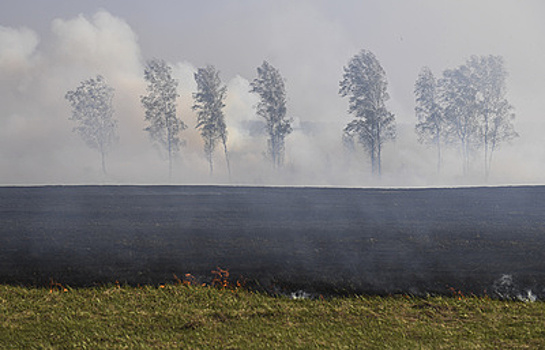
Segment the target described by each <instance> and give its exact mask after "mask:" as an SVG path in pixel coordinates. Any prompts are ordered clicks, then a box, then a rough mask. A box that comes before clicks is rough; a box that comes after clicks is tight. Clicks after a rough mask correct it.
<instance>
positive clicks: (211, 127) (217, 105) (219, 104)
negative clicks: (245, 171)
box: [193, 65, 231, 176]
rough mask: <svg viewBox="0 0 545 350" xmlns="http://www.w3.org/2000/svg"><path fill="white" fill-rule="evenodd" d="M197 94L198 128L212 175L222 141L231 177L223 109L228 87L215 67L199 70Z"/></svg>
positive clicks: (195, 96)
mask: <svg viewBox="0 0 545 350" xmlns="http://www.w3.org/2000/svg"><path fill="white" fill-rule="evenodd" d="M195 81H196V82H197V92H196V93H194V94H193V99H194V100H195V103H194V104H193V110H196V111H197V126H196V127H197V128H198V129H200V131H201V136H202V138H203V140H204V153H205V155H206V158H207V159H208V162H209V164H210V174H212V173H213V169H214V168H213V162H212V155H213V153H214V149H215V148H216V143H217V142H218V141H221V143H222V144H223V150H224V153H225V162H226V163H227V171H228V173H229V176H231V166H230V164H229V153H228V152H227V126H226V124H225V115H224V114H223V107H225V104H224V103H223V101H224V100H225V94H226V92H227V87H226V86H225V85H223V84H222V83H221V80H220V77H219V72H218V71H217V70H216V68H214V66H211V65H209V66H206V67H205V68H199V70H198V71H197V73H195Z"/></svg>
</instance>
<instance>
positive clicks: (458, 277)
mask: <svg viewBox="0 0 545 350" xmlns="http://www.w3.org/2000/svg"><path fill="white" fill-rule="evenodd" d="M543 213H545V187H540V186H537V187H498V188H456V189H396V190H393V189H392V190H386V189H338V188H270V187H269V188H262V187H221V186H68V187H63V186H52V187H3V188H0V222H1V223H2V226H1V228H0V283H1V284H7V285H26V286H38V287H44V286H45V287H47V286H49V284H50V282H51V281H55V282H58V283H61V284H63V285H66V286H70V287H72V288H76V287H89V286H102V285H106V284H108V283H115V282H116V281H118V282H119V283H121V284H122V285H124V284H128V285H132V286H138V285H154V286H157V285H159V284H161V283H173V282H175V281H176V277H175V275H176V276H180V277H181V276H184V275H185V274H186V273H190V274H192V275H193V276H194V277H195V279H196V281H198V282H199V283H210V281H211V278H212V277H211V276H212V275H211V271H212V270H214V269H217V268H218V267H219V268H222V269H226V270H229V272H230V278H231V279H232V282H234V281H236V280H241V281H244V283H246V285H247V286H248V287H249V288H250V289H253V290H260V291H265V292H268V293H273V294H286V295H290V293H292V292H295V291H297V290H303V291H304V292H306V293H309V294H310V295H312V296H318V295H320V294H321V295H352V294H367V295H389V294H407V295H414V296H426V295H452V294H453V293H458V292H459V293H462V294H464V295H471V294H474V295H477V296H490V297H492V298H505V299H510V298H520V299H534V298H537V299H543V298H545V259H543V254H544V252H545V216H544V215H543Z"/></svg>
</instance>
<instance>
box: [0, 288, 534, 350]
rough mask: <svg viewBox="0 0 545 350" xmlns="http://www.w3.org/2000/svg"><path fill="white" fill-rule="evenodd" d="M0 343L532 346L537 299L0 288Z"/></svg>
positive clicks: (243, 346)
mask: <svg viewBox="0 0 545 350" xmlns="http://www.w3.org/2000/svg"><path fill="white" fill-rule="evenodd" d="M0 348H1V349H180V348H183V349H265V348H273V349H312V348H323V349H487V348H491V349H492V348H493V349H513V348H520V349H525V348H528V349H538V348H545V303H543V302H535V303H523V302H514V301H511V302H507V301H497V300H490V299H488V298H476V297H469V298H461V299H459V298H457V297H450V298H449V297H430V298H411V297H403V296H393V297H350V298H333V299H328V300H321V299H316V300H309V299H303V300H301V299H300V300H293V299H289V298H282V297H276V298H275V297H270V296H267V295H264V294H260V293H252V292H249V291H245V290H242V289H239V290H235V291H233V290H228V289H224V290H219V289H217V288H211V287H195V286H180V285H167V286H162V287H151V286H146V287H141V288H136V287H123V286H122V287H119V286H109V287H97V288H82V289H64V288H63V287H60V286H55V288H53V289H49V288H23V287H13V286H5V285H1V286H0Z"/></svg>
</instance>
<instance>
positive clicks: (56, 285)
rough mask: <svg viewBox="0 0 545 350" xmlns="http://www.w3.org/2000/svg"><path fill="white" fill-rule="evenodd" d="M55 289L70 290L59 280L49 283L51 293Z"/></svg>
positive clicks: (64, 291)
mask: <svg viewBox="0 0 545 350" xmlns="http://www.w3.org/2000/svg"><path fill="white" fill-rule="evenodd" d="M54 290H56V291H59V292H62V293H66V292H68V289H67V288H66V287H65V286H63V285H62V284H60V283H59V282H55V281H53V280H51V282H50V283H49V293H53V291H54Z"/></svg>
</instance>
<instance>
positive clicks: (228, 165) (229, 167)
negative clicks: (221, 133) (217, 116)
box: [222, 137, 231, 181]
mask: <svg viewBox="0 0 545 350" xmlns="http://www.w3.org/2000/svg"><path fill="white" fill-rule="evenodd" d="M222 142H223V150H224V152H225V163H226V165H227V173H228V174H229V181H231V164H230V163H229V153H228V152H227V140H226V139H225V137H222Z"/></svg>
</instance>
